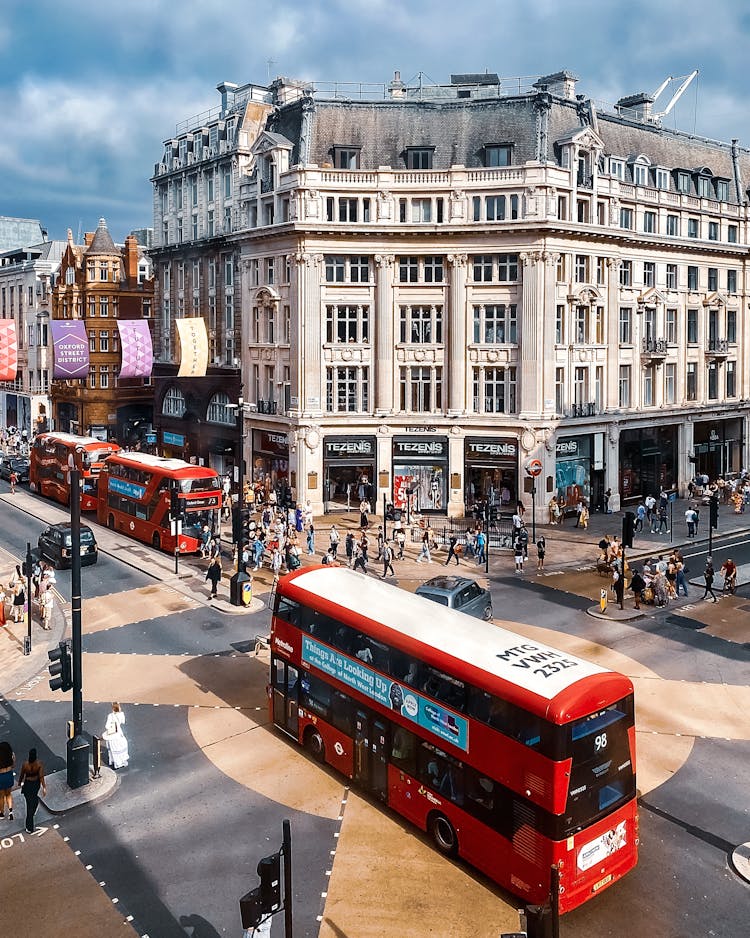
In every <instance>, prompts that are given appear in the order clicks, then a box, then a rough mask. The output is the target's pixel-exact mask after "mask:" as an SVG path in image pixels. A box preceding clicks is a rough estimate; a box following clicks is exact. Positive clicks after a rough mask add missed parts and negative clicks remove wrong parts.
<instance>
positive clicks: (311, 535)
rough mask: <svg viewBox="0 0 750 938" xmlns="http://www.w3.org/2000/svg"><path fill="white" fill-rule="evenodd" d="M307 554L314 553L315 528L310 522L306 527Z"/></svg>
mask: <svg viewBox="0 0 750 938" xmlns="http://www.w3.org/2000/svg"><path fill="white" fill-rule="evenodd" d="M307 553H308V554H310V555H312V554H314V553H315V527H314V525H313V523H312V521H311V522H310V523H309V524H308V526H307Z"/></svg>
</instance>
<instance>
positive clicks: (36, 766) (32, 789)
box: [18, 749, 47, 834]
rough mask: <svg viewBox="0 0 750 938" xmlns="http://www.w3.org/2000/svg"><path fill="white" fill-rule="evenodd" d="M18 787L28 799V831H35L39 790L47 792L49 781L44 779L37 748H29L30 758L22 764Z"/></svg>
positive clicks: (43, 792)
mask: <svg viewBox="0 0 750 938" xmlns="http://www.w3.org/2000/svg"><path fill="white" fill-rule="evenodd" d="M18 787H19V788H20V789H21V794H22V795H23V797H24V798H25V800H26V831H27V832H28V833H29V834H33V833H34V815H35V814H36V809H37V808H38V807H39V790H40V789H41V791H42V794H43V795H46V794H47V783H46V782H45V780H44V765H43V764H42V763H41V762H40V761H39V759H38V758H37V754H36V749H29V758H28V759H27V760H26V762H24V764H23V765H22V766H21V772H20V774H19V776H18Z"/></svg>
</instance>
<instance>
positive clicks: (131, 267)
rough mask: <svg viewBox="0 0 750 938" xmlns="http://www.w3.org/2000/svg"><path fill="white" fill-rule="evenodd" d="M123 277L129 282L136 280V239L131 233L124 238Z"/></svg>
mask: <svg viewBox="0 0 750 938" xmlns="http://www.w3.org/2000/svg"><path fill="white" fill-rule="evenodd" d="M125 278H126V280H128V281H129V282H130V283H136V281H137V280H138V239H137V238H136V236H135V235H133V234H129V235H128V236H127V238H125Z"/></svg>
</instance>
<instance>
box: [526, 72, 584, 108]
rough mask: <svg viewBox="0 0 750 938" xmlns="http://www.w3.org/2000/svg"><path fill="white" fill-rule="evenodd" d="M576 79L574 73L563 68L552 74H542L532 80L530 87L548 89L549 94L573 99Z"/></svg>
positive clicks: (540, 89)
mask: <svg viewBox="0 0 750 938" xmlns="http://www.w3.org/2000/svg"><path fill="white" fill-rule="evenodd" d="M577 81H578V76H577V75H574V74H573V72H569V71H568V70H567V69H563V70H562V71H561V72H555V73H554V74H553V75H543V76H542V77H541V78H538V79H537V80H536V81H535V82H534V84H533V85H532V87H533V88H536V89H537V90H538V91H548V92H549V93H550V94H554V95H557V97H558V98H567V100H568V101H575V97H576V82H577Z"/></svg>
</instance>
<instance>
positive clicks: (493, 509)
mask: <svg viewBox="0 0 750 938" xmlns="http://www.w3.org/2000/svg"><path fill="white" fill-rule="evenodd" d="M497 517H498V508H497V505H490V522H491V523H492V524H497Z"/></svg>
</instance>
